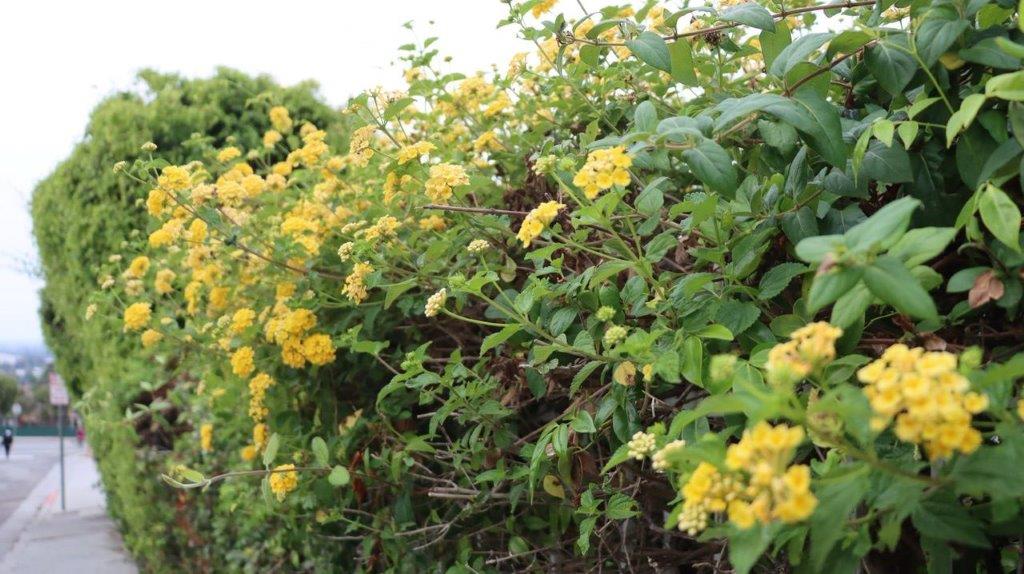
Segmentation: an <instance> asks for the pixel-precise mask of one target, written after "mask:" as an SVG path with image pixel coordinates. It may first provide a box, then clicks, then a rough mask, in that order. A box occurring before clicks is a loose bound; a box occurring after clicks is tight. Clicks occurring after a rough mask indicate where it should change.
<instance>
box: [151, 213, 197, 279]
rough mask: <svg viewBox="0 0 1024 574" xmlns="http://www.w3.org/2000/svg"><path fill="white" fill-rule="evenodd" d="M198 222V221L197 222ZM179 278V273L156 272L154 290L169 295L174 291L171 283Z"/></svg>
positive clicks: (168, 270)
mask: <svg viewBox="0 0 1024 574" xmlns="http://www.w3.org/2000/svg"><path fill="white" fill-rule="evenodd" d="M196 221H198V220H196ZM177 276H178V274H177V273H175V272H174V271H171V270H170V269H161V270H160V271H157V272H156V278H155V279H154V280H153V289H156V292H157V293H159V294H161V295H167V294H168V293H171V292H172V291H174V285H172V284H171V283H172V282H173V281H174V279H175V278H176V277H177Z"/></svg>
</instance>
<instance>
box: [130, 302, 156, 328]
mask: <svg viewBox="0 0 1024 574" xmlns="http://www.w3.org/2000/svg"><path fill="white" fill-rule="evenodd" d="M152 314H153V308H152V306H151V305H150V304H149V303H132V304H131V305H129V306H128V308H126V309H125V310H124V330H125V331H138V330H139V329H141V328H143V327H145V326H146V324H147V323H149V319H150V317H151V316H152Z"/></svg>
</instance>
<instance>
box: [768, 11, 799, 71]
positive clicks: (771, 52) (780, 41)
mask: <svg viewBox="0 0 1024 574" xmlns="http://www.w3.org/2000/svg"><path fill="white" fill-rule="evenodd" d="M792 39H793V38H792V36H791V35H790V33H789V27H788V26H786V22H785V20H782V21H779V22H776V23H775V31H774V32H769V31H767V30H766V31H764V32H761V36H760V40H761V55H762V56H763V57H764V65H765V66H771V65H772V62H774V61H775V58H777V57H778V56H779V54H781V53H782V50H784V49H785V48H786V46H788V45H789V44H790V42H791V41H792Z"/></svg>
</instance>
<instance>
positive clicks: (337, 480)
mask: <svg viewBox="0 0 1024 574" xmlns="http://www.w3.org/2000/svg"><path fill="white" fill-rule="evenodd" d="M349 480H351V476H350V475H349V472H348V469H347V468H345V467H344V466H335V467H334V468H332V469H331V473H330V474H328V475H327V482H329V483H331V486H345V485H346V484H348V483H349Z"/></svg>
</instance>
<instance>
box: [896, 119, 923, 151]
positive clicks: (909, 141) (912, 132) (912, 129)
mask: <svg viewBox="0 0 1024 574" xmlns="http://www.w3.org/2000/svg"><path fill="white" fill-rule="evenodd" d="M920 129H921V125H920V124H918V123H917V122H915V121H910V120H908V121H905V122H901V123H900V125H899V127H898V128H896V132H897V133H898V134H900V139H901V140H903V149H910V146H911V145H913V143H914V140H915V139H917V132H918V131H919V130H920Z"/></svg>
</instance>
